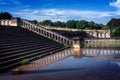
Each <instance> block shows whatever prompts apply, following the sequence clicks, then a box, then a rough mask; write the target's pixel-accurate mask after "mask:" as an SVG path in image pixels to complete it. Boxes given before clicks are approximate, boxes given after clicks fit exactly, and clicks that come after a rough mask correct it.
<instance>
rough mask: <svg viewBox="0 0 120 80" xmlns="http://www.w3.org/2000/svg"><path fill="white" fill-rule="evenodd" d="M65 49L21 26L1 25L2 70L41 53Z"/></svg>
mask: <svg viewBox="0 0 120 80" xmlns="http://www.w3.org/2000/svg"><path fill="white" fill-rule="evenodd" d="M63 49H65V47H64V46H63V45H62V44H59V43H58V42H55V41H54V40H51V39H48V38H46V37H43V36H41V35H37V34H35V33H33V32H31V31H29V30H27V29H23V28H21V27H6V26H5V27H2V26H0V61H1V62H0V70H5V69H7V68H11V67H13V66H15V65H18V64H20V61H21V60H23V59H29V60H33V59H36V58H38V56H39V55H41V54H45V53H50V52H52V53H53V52H57V51H60V50H63Z"/></svg>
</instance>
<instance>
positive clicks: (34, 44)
mask: <svg viewBox="0 0 120 80" xmlns="http://www.w3.org/2000/svg"><path fill="white" fill-rule="evenodd" d="M20 45H21V44H20ZM41 45H44V46H51V44H50V43H41V44H40V43H39V44H36V43H33V44H26V45H21V46H18V47H12V48H5V49H2V50H0V53H4V52H9V51H14V50H19V49H25V48H31V47H36V46H39V47H42V46H41ZM4 47H6V46H4Z"/></svg>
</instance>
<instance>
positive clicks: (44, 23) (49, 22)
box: [41, 20, 53, 26]
mask: <svg viewBox="0 0 120 80" xmlns="http://www.w3.org/2000/svg"><path fill="white" fill-rule="evenodd" d="M41 24H42V25H45V26H53V22H52V21H51V20H44V21H42V22H41Z"/></svg>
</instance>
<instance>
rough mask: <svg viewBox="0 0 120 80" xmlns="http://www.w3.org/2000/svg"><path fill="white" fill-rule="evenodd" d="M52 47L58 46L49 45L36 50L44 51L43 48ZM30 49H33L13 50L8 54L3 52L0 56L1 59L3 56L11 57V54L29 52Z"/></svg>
mask: <svg viewBox="0 0 120 80" xmlns="http://www.w3.org/2000/svg"><path fill="white" fill-rule="evenodd" d="M52 46H58V45H49V46H42V47H39V46H37V48H39V49H40V48H41V49H44V48H46V47H52ZM32 49H34V47H33V48H25V49H18V50H13V51H10V52H5V53H1V54H0V56H1V57H3V56H5V55H7V56H8V55H12V54H14V53H16V54H17V53H22V52H24V53H25V52H27V51H29V50H32Z"/></svg>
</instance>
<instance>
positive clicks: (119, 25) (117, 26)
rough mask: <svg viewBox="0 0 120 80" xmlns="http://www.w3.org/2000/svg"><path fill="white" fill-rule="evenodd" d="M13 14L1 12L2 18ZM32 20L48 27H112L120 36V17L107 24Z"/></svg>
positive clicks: (82, 21)
mask: <svg viewBox="0 0 120 80" xmlns="http://www.w3.org/2000/svg"><path fill="white" fill-rule="evenodd" d="M11 18H13V16H12V15H11V14H10V13H8V12H0V20H1V19H11ZM30 22H32V23H34V24H37V25H44V26H48V27H51V26H52V27H61V28H73V29H86V30H87V29H89V30H90V29H96V30H98V29H99V30H100V29H110V31H111V34H112V36H113V37H120V18H118V19H116V18H112V19H111V20H110V21H109V22H108V23H107V24H106V25H103V24H98V23H95V22H93V21H90V22H88V21H86V20H68V21H67V22H62V21H56V22H52V21H51V20H43V21H40V22H38V21H37V20H30Z"/></svg>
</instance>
